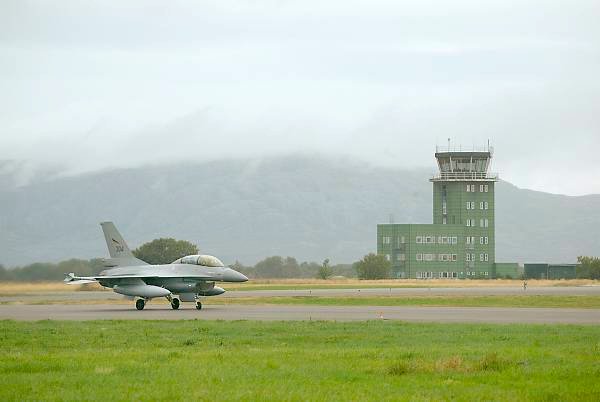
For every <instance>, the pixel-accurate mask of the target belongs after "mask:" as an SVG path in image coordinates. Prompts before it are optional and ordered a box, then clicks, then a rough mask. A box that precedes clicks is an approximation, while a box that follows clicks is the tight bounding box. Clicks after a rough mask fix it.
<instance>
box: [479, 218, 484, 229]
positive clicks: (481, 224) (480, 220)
mask: <svg viewBox="0 0 600 402" xmlns="http://www.w3.org/2000/svg"><path fill="white" fill-rule="evenodd" d="M479 226H481V227H483V218H482V219H479Z"/></svg>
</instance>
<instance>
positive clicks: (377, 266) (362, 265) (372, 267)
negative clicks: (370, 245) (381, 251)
mask: <svg viewBox="0 0 600 402" xmlns="http://www.w3.org/2000/svg"><path fill="white" fill-rule="evenodd" d="M354 269H356V273H357V274H358V278H359V279H386V278H389V277H390V272H391V270H392V264H390V262H389V261H388V260H387V259H386V258H385V257H384V256H383V255H376V254H373V253H370V254H367V255H365V256H364V257H363V259H362V260H360V261H358V262H356V263H354Z"/></svg>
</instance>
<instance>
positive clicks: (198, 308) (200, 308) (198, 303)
mask: <svg viewBox="0 0 600 402" xmlns="http://www.w3.org/2000/svg"><path fill="white" fill-rule="evenodd" d="M196 310H202V303H200V302H196Z"/></svg>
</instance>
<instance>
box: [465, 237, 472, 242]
mask: <svg viewBox="0 0 600 402" xmlns="http://www.w3.org/2000/svg"><path fill="white" fill-rule="evenodd" d="M466 240H467V244H471V237H470V236H467V238H466Z"/></svg>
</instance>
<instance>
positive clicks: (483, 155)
mask: <svg viewBox="0 0 600 402" xmlns="http://www.w3.org/2000/svg"><path fill="white" fill-rule="evenodd" d="M492 154H493V150H492V149H491V148H490V147H488V148H487V149H485V150H481V151H462V150H451V149H450V148H447V149H440V148H437V149H436V153H435V158H436V160H437V164H438V169H439V171H438V173H437V174H436V175H435V176H434V177H432V178H431V179H430V181H431V182H432V184H433V214H432V215H433V223H431V224H395V223H390V224H379V225H377V253H378V254H381V255H385V256H386V258H387V259H388V260H389V261H390V262H391V263H392V276H393V277H396V278H417V279H427V278H474V279H475V278H494V277H495V265H494V262H495V256H496V252H495V230H494V227H495V214H494V184H495V183H496V181H497V180H498V177H497V175H495V174H493V173H490V172H489V167H490V162H491V159H492Z"/></svg>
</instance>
